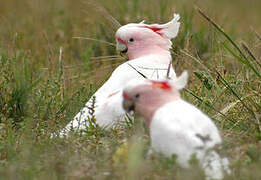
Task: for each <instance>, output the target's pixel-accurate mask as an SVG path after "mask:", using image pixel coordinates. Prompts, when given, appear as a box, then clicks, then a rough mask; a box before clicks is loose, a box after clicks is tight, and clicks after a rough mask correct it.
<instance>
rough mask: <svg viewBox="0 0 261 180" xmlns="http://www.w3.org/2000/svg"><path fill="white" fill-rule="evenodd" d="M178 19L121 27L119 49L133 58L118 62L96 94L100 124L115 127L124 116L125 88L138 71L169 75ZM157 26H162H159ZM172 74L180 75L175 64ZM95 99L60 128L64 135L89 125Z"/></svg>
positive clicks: (159, 77)
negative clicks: (90, 108)
mask: <svg viewBox="0 0 261 180" xmlns="http://www.w3.org/2000/svg"><path fill="white" fill-rule="evenodd" d="M178 20H179V15H177V14H174V18H173V19H172V20H171V21H170V22H168V23H166V24H163V25H158V24H153V25H148V24H144V23H138V24H135V23H131V24H127V25H125V26H122V27H121V28H119V29H118V31H117V32H116V37H115V38H116V42H117V49H118V50H120V51H122V52H127V55H128V57H129V60H130V61H128V62H125V63H123V64H121V65H120V66H118V67H117V68H116V69H115V70H114V72H113V73H112V75H111V77H110V78H109V79H108V80H107V81H106V82H105V84H104V85H103V86H102V87H101V88H100V89H99V90H98V91H97V92H96V93H95V94H94V95H93V96H95V98H96V103H95V112H94V116H95V118H96V122H97V124H98V125H99V126H102V127H111V126H113V125H114V124H115V123H117V122H119V121H122V120H124V117H125V112H124V110H123V108H122V106H121V102H122V88H123V87H124V86H125V85H126V84H127V83H128V82H129V81H130V80H133V79H142V78H143V77H142V76H141V75H140V74H139V73H137V71H139V72H140V73H142V74H144V75H145V76H146V77H148V78H150V79H163V78H166V74H167V69H168V66H169V63H170V62H171V54H170V51H169V49H170V48H171V44H172V43H171V41H170V40H171V39H172V38H174V37H175V36H176V35H177V34H178V30H179V26H180V23H179V22H178ZM155 28H159V29H157V30H155ZM170 31H173V32H170ZM130 39H131V40H130ZM131 66H132V67H131ZM133 67H134V68H135V69H136V70H137V71H135V70H134V69H133ZM169 76H170V78H171V79H174V78H175V77H176V75H175V72H174V69H173V68H171V69H170V74H169ZM91 99H92V98H91ZM91 99H90V100H89V101H88V102H87V103H86V105H85V107H84V108H83V109H82V110H81V111H80V112H79V113H78V114H77V115H76V116H75V117H74V119H73V120H72V121H71V122H70V123H69V124H67V126H66V127H65V128H64V129H62V130H61V131H60V136H65V135H67V134H68V132H69V131H70V130H71V129H74V130H76V131H77V130H81V129H85V128H86V126H89V121H88V119H89V118H90V113H89V108H88V107H91V106H92V100H91Z"/></svg>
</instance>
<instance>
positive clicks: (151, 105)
mask: <svg viewBox="0 0 261 180" xmlns="http://www.w3.org/2000/svg"><path fill="white" fill-rule="evenodd" d="M187 81H188V73H187V71H184V72H183V73H182V74H181V75H180V76H179V77H178V78H176V79H175V80H168V81H167V80H166V81H152V80H139V81H137V80H135V81H131V82H130V83H129V84H128V85H127V86H126V87H125V88H124V90H123V93H122V95H123V108H124V109H125V110H126V111H127V112H129V111H135V112H136V113H137V114H140V115H141V116H143V117H144V118H145V120H146V123H147V125H149V124H150V121H151V119H152V117H153V114H154V113H155V111H156V110H157V109H158V108H160V107H161V106H163V105H164V104H166V103H169V102H171V101H175V100H179V99H180V94H179V90H181V89H183V88H184V87H185V86H186V84H187Z"/></svg>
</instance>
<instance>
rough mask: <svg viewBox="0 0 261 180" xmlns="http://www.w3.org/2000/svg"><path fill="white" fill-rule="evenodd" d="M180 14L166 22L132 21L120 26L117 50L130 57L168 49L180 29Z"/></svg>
mask: <svg viewBox="0 0 261 180" xmlns="http://www.w3.org/2000/svg"><path fill="white" fill-rule="evenodd" d="M178 20H179V15H178V14H174V18H173V19H172V20H171V21H170V22H168V23H166V24H151V25H148V24H144V21H143V22H141V23H130V24H127V25H124V26H122V27H120V28H119V29H118V30H117V32H116V35H115V38H116V42H117V50H119V51H121V52H122V53H127V54H128V57H129V59H130V60H131V59H135V58H139V57H141V56H146V55H150V54H152V53H160V52H162V50H165V51H168V50H169V48H171V45H172V43H171V41H170V40H171V39H172V38H174V37H176V36H177V34H178V31H179V26H180V23H179V22H178Z"/></svg>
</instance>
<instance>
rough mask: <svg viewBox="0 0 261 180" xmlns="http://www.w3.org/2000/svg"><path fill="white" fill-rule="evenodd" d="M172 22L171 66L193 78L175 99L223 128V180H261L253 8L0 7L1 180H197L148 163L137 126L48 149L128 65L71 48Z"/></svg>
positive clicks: (223, 4)
mask: <svg viewBox="0 0 261 180" xmlns="http://www.w3.org/2000/svg"><path fill="white" fill-rule="evenodd" d="M196 7H199V8H200V9H201V10H202V11H203V12H204V13H205V14H206V15H207V16H209V17H210V18H211V19H212V20H213V21H214V24H218V25H219V26H221V27H222V28H223V30H224V32H221V31H220V30H218V29H217V28H216V27H215V26H214V25H213V23H212V24H211V23H210V22H209V21H208V20H207V19H206V18H204V17H203V16H202V15H201V14H200V13H199V12H198V10H197V8H196ZM173 13H179V14H180V16H181V19H180V22H181V28H180V32H179V34H178V37H177V38H175V39H174V40H173V48H172V55H173V65H174V68H175V69H176V71H177V73H178V74H179V73H180V72H182V71H183V70H184V69H188V70H189V73H190V81H189V84H188V89H189V90H190V93H185V92H183V93H182V96H183V97H184V98H185V99H186V100H187V101H189V102H191V103H193V104H194V105H196V106H197V107H199V108H200V109H202V110H203V111H204V112H205V113H207V114H208V115H209V116H210V117H211V118H212V119H213V120H214V122H215V123H216V124H217V126H218V127H219V129H220V132H221V134H222V136H223V138H224V148H223V150H222V153H224V154H225V155H226V156H228V157H229V159H230V162H231V168H232V171H233V173H232V175H231V176H228V177H226V179H237V180H238V179H244V180H245V179H261V171H260V167H261V152H260V149H261V142H260V141H261V125H260V124H261V76H260V74H261V65H260V64H261V36H260V34H261V21H260V19H261V1H259V0H230V1H227V0H194V1H192V0H180V1H178V0H146V1H145V0H143V1H142V0H132V1H131V0H126V1H123V0H109V1H106V0H98V1H94V0H93V1H90V0H75V1H72V0H71V1H70V0H24V1H17V0H8V1H5V0H0V153H1V154H0V179H46V178H49V179H134V178H136V179H202V173H199V172H200V171H199V169H198V168H197V166H196V165H195V166H194V165H193V166H192V168H190V169H189V170H184V169H182V168H180V167H178V165H177V164H175V160H173V159H165V158H163V157H161V156H159V157H158V156H157V157H155V158H146V155H145V154H146V152H147V150H148V146H149V136H148V134H147V133H146V130H144V128H140V127H137V125H135V123H134V124H129V125H128V126H123V127H120V128H118V129H112V130H110V131H104V130H102V129H99V128H98V129H92V130H88V132H87V134H85V135H79V134H72V135H71V137H69V138H66V139H62V138H53V139H50V138H49V137H50V133H52V132H54V131H55V130H58V129H59V128H61V127H63V126H64V125H65V124H66V123H67V122H69V121H70V120H71V119H72V118H73V117H74V115H76V113H77V112H78V111H79V110H80V108H81V107H82V106H84V104H85V103H86V101H87V100H88V99H89V98H90V96H91V95H92V94H93V93H94V92H95V90H96V89H98V88H99V87H100V86H101V85H102V84H103V83H104V82H105V81H106V79H107V78H108V77H109V76H110V74H111V72H112V71H113V70H114V69H115V68H116V67H117V66H118V65H119V64H121V63H123V62H125V61H126V59H125V58H123V57H121V56H119V55H118V54H117V52H116V50H115V47H114V46H112V45H108V44H105V43H102V42H98V41H93V40H90V39H89V40H86V39H76V38H73V37H85V38H92V39H96V40H102V41H106V42H110V43H115V40H114V33H115V31H116V30H117V28H118V27H119V26H118V24H119V23H120V24H121V25H124V24H127V23H130V22H140V21H142V20H146V22H147V23H165V22H168V21H169V20H170V19H171V18H172V15H173ZM235 45H236V46H235ZM132 126H133V127H132ZM138 126H140V125H138ZM142 127H143V126H142Z"/></svg>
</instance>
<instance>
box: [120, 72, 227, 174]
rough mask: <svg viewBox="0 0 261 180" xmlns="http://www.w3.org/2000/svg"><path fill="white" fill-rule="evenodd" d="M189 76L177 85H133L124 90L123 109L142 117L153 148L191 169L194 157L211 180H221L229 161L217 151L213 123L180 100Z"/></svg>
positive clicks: (156, 82)
mask: <svg viewBox="0 0 261 180" xmlns="http://www.w3.org/2000/svg"><path fill="white" fill-rule="evenodd" d="M187 76H188V75H187V72H184V73H183V74H182V75H181V76H180V77H178V78H176V79H175V80H174V81H166V80H165V81H151V80H143V81H139V82H131V83H130V84H129V85H127V86H126V87H125V88H124V90H123V99H124V100H123V107H124V109H125V110H127V111H130V110H134V111H135V113H137V114H139V115H141V116H142V117H143V118H144V120H145V122H146V124H147V126H148V128H149V131H150V139H151V148H152V150H154V151H156V152H159V153H161V154H163V155H165V156H167V157H170V156H172V155H177V162H178V163H179V164H180V165H181V166H183V167H189V165H190V164H189V160H190V159H191V157H192V155H195V156H196V158H197V159H198V160H199V164H200V166H201V167H202V168H203V169H204V171H205V175H206V177H207V178H208V179H222V178H223V176H224V172H223V171H227V172H229V171H230V170H229V168H228V164H229V163H228V160H227V159H226V158H221V157H220V156H219V155H218V153H217V152H216V151H215V150H216V148H218V147H219V146H220V144H221V143H222V139H221V137H220V135H219V131H218V129H217V127H216V125H215V124H214V123H213V121H212V120H211V119H210V118H209V117H208V116H207V115H205V114H204V113H203V112H202V111H200V110H199V109H198V108H196V107H195V106H193V105H192V104H190V103H188V102H186V101H184V100H182V99H181V97H180V95H179V90H180V89H182V88H184V86H185V85H186V83H187Z"/></svg>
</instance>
